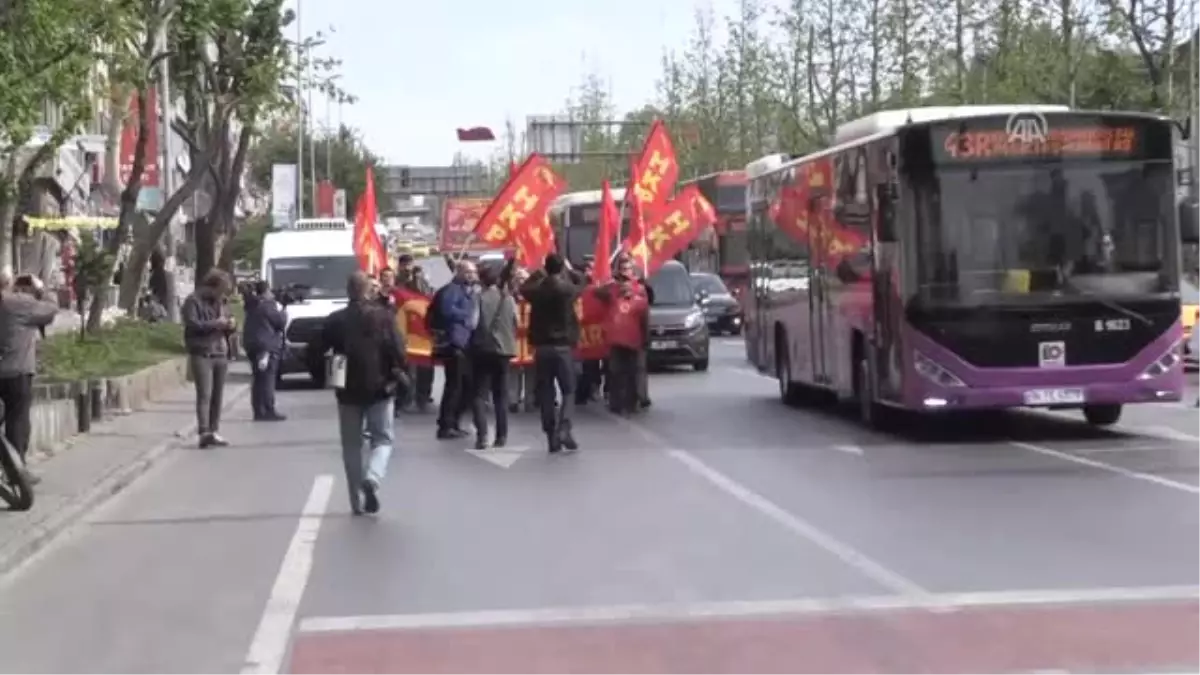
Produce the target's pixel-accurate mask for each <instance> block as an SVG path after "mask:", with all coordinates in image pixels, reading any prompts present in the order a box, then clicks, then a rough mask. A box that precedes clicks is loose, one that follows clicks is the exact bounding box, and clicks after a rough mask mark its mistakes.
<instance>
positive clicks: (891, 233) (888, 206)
mask: <svg viewBox="0 0 1200 675" xmlns="http://www.w3.org/2000/svg"><path fill="white" fill-rule="evenodd" d="M875 191H876V199H875V204H876V208H878V209H879V220H878V222H879V225H878V235H879V241H883V242H894V241H896V225H895V209H894V207H895V202H894V201H893V200H892V193H891V190H890V189H889V187H888V185H886V184H884V185H877V186H875Z"/></svg>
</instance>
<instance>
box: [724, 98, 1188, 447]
mask: <svg viewBox="0 0 1200 675" xmlns="http://www.w3.org/2000/svg"><path fill="white" fill-rule="evenodd" d="M1174 128H1175V127H1174V123H1173V122H1172V121H1171V120H1169V119H1166V118H1163V117H1158V116H1154V115H1149V114H1141V113H1123V112H1108V111H1104V112H1080V111H1072V110H1070V109H1068V108H1066V107H1064V106H955V107H932V108H914V109H911V110H899V111H888V112H881V113H876V114H873V115H870V116H868V117H864V118H862V119H859V120H855V121H853V122H850V123H848V124H846V125H844V126H843V127H841V128H839V129H838V131H837V134H836V137H835V140H834V145H833V147H830V148H829V149H827V150H823V151H820V152H817V153H814V154H811V155H808V156H805V157H800V158H796V159H791V158H788V157H787V156H784V155H772V156H768V157H764V158H762V159H760V160H757V161H755V162H753V163H751V164H750V165H749V166H747V168H746V172H747V177H748V185H747V193H746V199H747V212H748V214H749V252H750V259H751V264H750V271H751V280H750V287H751V293H750V294H749V297H748V298H747V300H746V302H745V303H744V304H745V314H746V317H745V331H746V352H747V356H748V357H749V359H750V361H751V363H753V364H754V365H755V366H756V367H757V368H758V369H759V370H760V371H761V372H763V373H767V374H772V375H774V376H775V377H776V378H777V379H778V380H779V389H780V395H781V396H782V398H783V399H784V400H785V401H786V402H789V403H795V402H797V401H798V400H800V399H802V398H803V397H804V396H805V394H806V393H807V392H810V391H824V392H826V393H832V394H834V395H836V396H837V397H838V398H841V399H844V400H848V401H854V402H855V403H856V404H857V407H858V409H859V411H860V415H861V417H862V419H863V421H864V422H865V423H866V424H868V425H870V426H881V425H883V424H884V423H885V420H890V419H892V418H894V414H893V413H894V412H895V411H897V410H908V411H929V412H932V411H955V410H978V409H1002V408H1012V407H1034V408H1050V409H1081V410H1082V411H1083V415H1084V417H1085V418H1086V419H1087V421H1088V422H1089V423H1091V424H1094V425H1109V424H1113V423H1115V422H1116V421H1117V420H1118V418H1119V417H1120V415H1121V410H1122V406H1123V405H1125V404H1130V403H1151V402H1161V401H1178V400H1180V399H1181V397H1182V395H1183V390H1184V370H1183V363H1182V361H1181V351H1182V345H1181V342H1182V338H1183V329H1182V326H1181V323H1180V296H1179V282H1180V244H1181V240H1183V241H1195V240H1196V232H1195V228H1194V225H1193V226H1191V227H1185V228H1183V229H1184V230H1185V232H1182V233H1181V231H1180V224H1179V212H1178V211H1177V206H1176V197H1175V195H1176V190H1175V188H1176V182H1177V176H1176V172H1175V167H1174V159H1173V153H1172V133H1173V131H1174ZM1178 180H1183V179H1182V178H1179V179H1178Z"/></svg>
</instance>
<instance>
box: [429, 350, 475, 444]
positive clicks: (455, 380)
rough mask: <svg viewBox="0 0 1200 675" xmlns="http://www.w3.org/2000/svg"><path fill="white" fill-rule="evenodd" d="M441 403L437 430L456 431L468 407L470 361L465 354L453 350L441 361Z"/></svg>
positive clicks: (461, 351) (469, 400)
mask: <svg viewBox="0 0 1200 675" xmlns="http://www.w3.org/2000/svg"><path fill="white" fill-rule="evenodd" d="M442 374H443V375H445V377H446V381H445V382H444V383H442V402H441V405H440V406H439V409H438V421H437V425H438V429H440V430H448V429H458V428H459V424H460V423H461V421H462V416H463V413H464V412H466V411H467V408H469V407H470V403H471V399H470V393H471V361H470V359H468V358H467V353H466V352H464V351H463V350H461V349H455V350H454V351H452V352H450V353H449V354H447V355H446V356H445V358H443V359H442Z"/></svg>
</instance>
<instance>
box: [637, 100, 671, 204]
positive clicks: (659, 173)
mask: <svg viewBox="0 0 1200 675" xmlns="http://www.w3.org/2000/svg"><path fill="white" fill-rule="evenodd" d="M677 180H679V162H678V161H676V158H675V144H674V143H672V142H671V136H670V134H668V133H667V127H666V125H665V124H663V122H662V120H654V124H652V125H650V132H649V133H648V134H646V142H645V143H644V144H643V145H642V152H641V154H640V155H638V158H637V160H636V161H635V162H634V165H633V174H632V175H631V176H630V178H629V184H630V188H631V191H632V193H633V194H632V199H635V200H637V201H639V202H640V203H641V204H640V206H641V207H642V216H643V217H646V218H650V219H651V220H653V219H654V216H656V215H657V214H658V212H659V211H660V210H662V209H663V208H664V207H665V206H666V204H667V200H669V199H670V198H671V193H672V192H673V191H674V189H675V181H677Z"/></svg>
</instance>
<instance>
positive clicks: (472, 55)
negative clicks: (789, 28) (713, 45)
mask: <svg viewBox="0 0 1200 675" xmlns="http://www.w3.org/2000/svg"><path fill="white" fill-rule="evenodd" d="M736 4H737V2H736V0H700V2H697V0H600V1H594V0H501V1H499V2H497V1H496V0H425V1H423V2H417V1H414V0H291V1H290V3H289V6H290V7H291V8H292V9H297V7H298V9H299V12H300V30H301V31H302V32H303V34H304V35H306V36H312V35H314V34H315V33H316V32H317V31H321V32H323V33H325V35H324V39H325V40H326V43H325V44H324V45H323V46H321V47H320V48H319V50H318V54H319V56H320V57H321V58H338V59H341V60H342V66H341V79H340V80H339V81H338V84H339V86H340V87H342V89H344V90H345V91H346V92H348V93H350V94H352V95H354V96H356V97H358V99H359V100H358V102H357V103H355V104H354V105H347V106H343V107H342V109H341V113H340V115H341V121H342V122H344V123H345V124H347V125H349V126H352V127H356V128H357V129H359V130H360V131H361V132H362V134H363V136H364V140H365V141H366V144H367V146H368V147H369V148H371V150H372V151H374V152H375V153H376V154H377V155H380V156H382V157H383V159H384V160H385V161H386V162H387V163H388V164H406V165H413V166H422V165H426V166H427V165H445V164H449V163H450V162H451V160H452V159H453V157H454V153H455V152H458V151H461V152H463V153H464V154H467V155H469V156H472V157H479V158H485V157H487V156H489V155H490V154H491V153H492V151H493V150H495V149H498V147H499V145H500V144H501V143H502V142H503V141H502V138H501V136H502V133H503V130H504V125H505V120H506V119H511V120H512V121H513V123H514V124H515V125H516V126H517V128H518V131H520V130H523V129H524V127H525V117H526V115H531V114H532V115H537V114H554V113H558V112H561V111H562V109H563V107H564V104H565V102H566V100H567V99H568V98H569V97H570V96H571V95H572V93H573V89H577V88H578V85H579V83H580V82H582V81H583V79H584V77H585V76H586V75H588V74H589V73H595V74H596V75H599V76H600V77H601V78H603V79H604V80H605V81H607V82H608V83H609V85H610V89H611V92H612V95H613V100H614V103H615V105H616V107H617V109H618V110H619V111H620V112H622V113H623V112H625V111H627V110H631V109H634V108H637V107H640V106H641V105H644V104H645V103H648V102H652V101H654V100H655V94H656V91H655V84H656V81H657V79H658V77H659V75H660V73H661V56H662V53H663V49H664V48H667V49H683V48H684V47H686V45H687V43H688V41H689V38H690V35H691V33H692V29H693V27H694V25H695V19H694V12H695V9H696V7H701V8H711V9H712V10H713V11H714V12H715V14H716V15H717V17H722V16H724V15H726V14H732V13H734V12H735V10H736ZM351 8H353V9H352V10H351ZM331 27H332V29H333V31H332V32H330V28H331ZM296 28H297V27H296V25H295V24H293V25H292V26H289V27H288V28H287V29H286V30H287V31H288V32H289V33H290V34H291V37H292V38H293V39H294V38H295V37H296V35H297V32H296ZM313 108H314V110H315V114H314V118H315V120H314V121H315V123H316V124H317V126H318V127H320V126H321V125H324V124H326V123H328V124H330V125H336V124H337V123H338V116H339V112H338V108H337V106H336V105H334V106H331V107H329V109H328V111H327V106H326V104H325V103H324V102H323V101H321V100H314V101H313ZM474 126H488V127H491V129H492V130H493V132H495V134H496V137H497V140H496V142H495V143H470V144H463V143H459V142H458V141H457V139H456V137H455V129H456V128H458V127H474Z"/></svg>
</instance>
